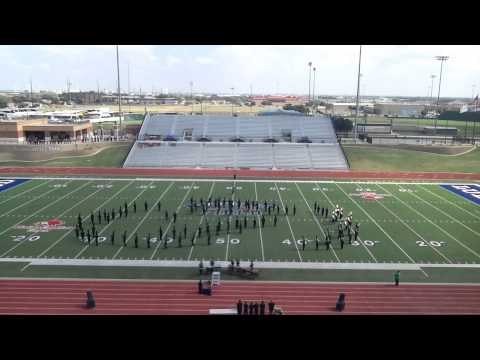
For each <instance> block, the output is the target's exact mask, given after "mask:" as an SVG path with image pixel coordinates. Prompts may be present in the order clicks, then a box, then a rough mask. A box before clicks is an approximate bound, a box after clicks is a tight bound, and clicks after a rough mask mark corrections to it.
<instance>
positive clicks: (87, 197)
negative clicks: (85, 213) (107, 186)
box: [2, 181, 102, 256]
mask: <svg viewBox="0 0 480 360" xmlns="http://www.w3.org/2000/svg"><path fill="white" fill-rule="evenodd" d="M89 183H91V181H90V182H89ZM87 184H88V183H87ZM87 184H85V185H87ZM100 190H102V189H98V190H96V191H94V192H93V193H91V194H90V195H88V196H86V197H85V198H83V199H82V200H80V202H77V203H75V204H74V205H73V206H71V207H70V208H68V209H67V210H65V211H64V212H62V213H61V214H59V215H57V216H56V217H58V218H60V217H62V216H63V215H65V214H66V213H68V212H69V211H71V210H72V209H74V208H75V207H77V206H78V205H80V204H81V203H83V202H84V201H86V200H88V199H89V198H91V197H92V196H94V195H95V194H96V193H97V192H99V191H100ZM72 230H73V229H72ZM72 230H69V231H68V232H67V233H70V232H71V231H72ZM39 233H40V232H39V231H37V232H34V233H33V234H31V235H30V236H29V237H31V236H34V235H36V234H39ZM26 240H27V239H25V240H22V241H21V242H19V243H18V244H17V245H16V246H14V247H13V248H11V249H10V250H8V252H10V251H12V250H14V249H16V248H17V247H18V246H20V245H21V244H23V243H24V242H25V241H26ZM4 255H5V253H4V254H3V255H2V256H4Z"/></svg>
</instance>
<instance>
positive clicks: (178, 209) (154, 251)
mask: <svg viewBox="0 0 480 360" xmlns="http://www.w3.org/2000/svg"><path fill="white" fill-rule="evenodd" d="M172 183H174V181H172ZM194 184H195V181H194V182H192V183H191V184H190V188H189V189H188V191H187V192H186V193H185V196H184V197H183V199H182V201H181V202H180V204H179V205H178V207H177V210H176V212H177V213H178V212H179V211H180V209H181V207H182V205H183V203H184V201H185V199H186V198H187V196H188V194H190V191H192V189H193V185H194ZM172 224H173V218H172V220H170V222H169V223H168V226H167V228H166V229H165V232H164V233H163V239H165V237H166V236H167V234H168V229H170V226H171V225H172ZM165 241H167V240H165ZM161 242H162V239H159V240H158V244H157V246H156V247H155V249H154V250H153V253H152V256H150V260H152V259H153V258H154V257H155V254H156V253H157V251H158V248H159V247H160V243H161Z"/></svg>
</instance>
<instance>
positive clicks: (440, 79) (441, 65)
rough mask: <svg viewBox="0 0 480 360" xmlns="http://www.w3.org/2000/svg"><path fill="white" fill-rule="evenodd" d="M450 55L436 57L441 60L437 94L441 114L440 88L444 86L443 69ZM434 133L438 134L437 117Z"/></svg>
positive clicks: (438, 108) (438, 109)
mask: <svg viewBox="0 0 480 360" xmlns="http://www.w3.org/2000/svg"><path fill="white" fill-rule="evenodd" d="M448 58H449V57H448V56H435V59H436V60H438V61H440V78H439V80H438V96H437V111H438V114H439V115H440V88H441V86H442V71H443V62H444V61H447V60H448ZM434 134H435V135H437V118H435V130H434Z"/></svg>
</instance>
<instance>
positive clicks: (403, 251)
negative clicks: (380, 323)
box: [336, 184, 428, 277]
mask: <svg viewBox="0 0 480 360" xmlns="http://www.w3.org/2000/svg"><path fill="white" fill-rule="evenodd" d="M336 185H337V187H338V188H339V189H340V191H341V192H343V193H344V194H345V196H347V197H348V198H349V199H350V200H351V201H352V202H353V203H354V204H355V205H357V207H358V208H359V209H360V210H362V211H363V213H364V214H365V215H367V216H368V218H369V219H370V220H371V221H372V222H373V223H374V224H375V225H377V227H378V228H379V229H380V230H381V231H382V232H383V233H384V234H385V236H386V237H387V238H388V239H390V241H391V242H392V243H394V244H395V246H396V247H397V248H398V249H400V251H401V252H402V253H403V254H404V255H405V256H406V257H407V258H408V259H409V260H410V261H411V262H412V263H413V264H415V260H413V259H412V257H411V256H410V255H408V254H407V252H406V251H405V250H403V248H402V247H401V246H400V245H398V244H397V242H396V241H395V240H394V239H393V238H392V237H391V236H390V235H389V234H388V233H387V232H386V231H385V229H384V228H383V227H381V226H380V224H379V223H378V222H377V221H376V220H375V219H374V218H373V217H372V216H371V215H370V214H369V213H368V212H367V211H366V210H365V209H364V208H363V207H362V206H361V205H360V204H359V203H358V202H357V201H356V200H355V199H353V198H352V197H349V196H348V194H347V193H346V192H345V191H344V190H343V189H342V188H341V187H340V186H339V185H338V184H336ZM421 271H422V273H424V274H425V276H426V277H428V274H427V273H426V272H424V271H423V270H421Z"/></svg>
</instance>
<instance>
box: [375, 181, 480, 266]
mask: <svg viewBox="0 0 480 360" xmlns="http://www.w3.org/2000/svg"><path fill="white" fill-rule="evenodd" d="M379 187H380V188H381V189H382V190H383V191H385V192H387V193H389V194H391V195H392V196H393V197H394V198H395V199H397V200H398V201H400V202H401V203H402V204H404V205H405V206H407V207H408V208H410V209H412V210H413V211H415V212H416V213H417V214H419V215H420V216H421V217H423V218H424V219H425V220H427V221H428V222H429V223H430V224H432V225H434V226H435V227H436V228H437V229H439V230H440V231H442V232H443V233H444V234H445V235H447V236H448V237H449V238H451V239H453V240H454V241H456V242H457V243H458V244H460V245H461V246H462V247H464V248H465V249H467V250H468V251H470V252H471V253H472V254H474V255H475V256H477V257H478V258H480V254H478V253H477V252H476V251H475V250H473V249H471V248H470V247H468V246H467V245H465V244H464V243H462V242H461V241H460V240H458V239H457V238H456V237H455V236H453V235H452V234H450V233H449V232H447V231H446V230H445V229H443V228H442V227H440V226H439V225H437V224H436V223H434V222H433V221H432V220H430V219H429V218H428V217H426V216H424V215H423V214H422V213H421V212H419V211H418V210H416V209H415V208H412V207H411V206H410V205H408V204H407V203H406V202H404V201H403V200H402V199H400V198H399V197H398V196H396V195H395V194H394V193H392V192H390V191H388V190H387V189H385V188H383V187H382V186H379Z"/></svg>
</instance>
